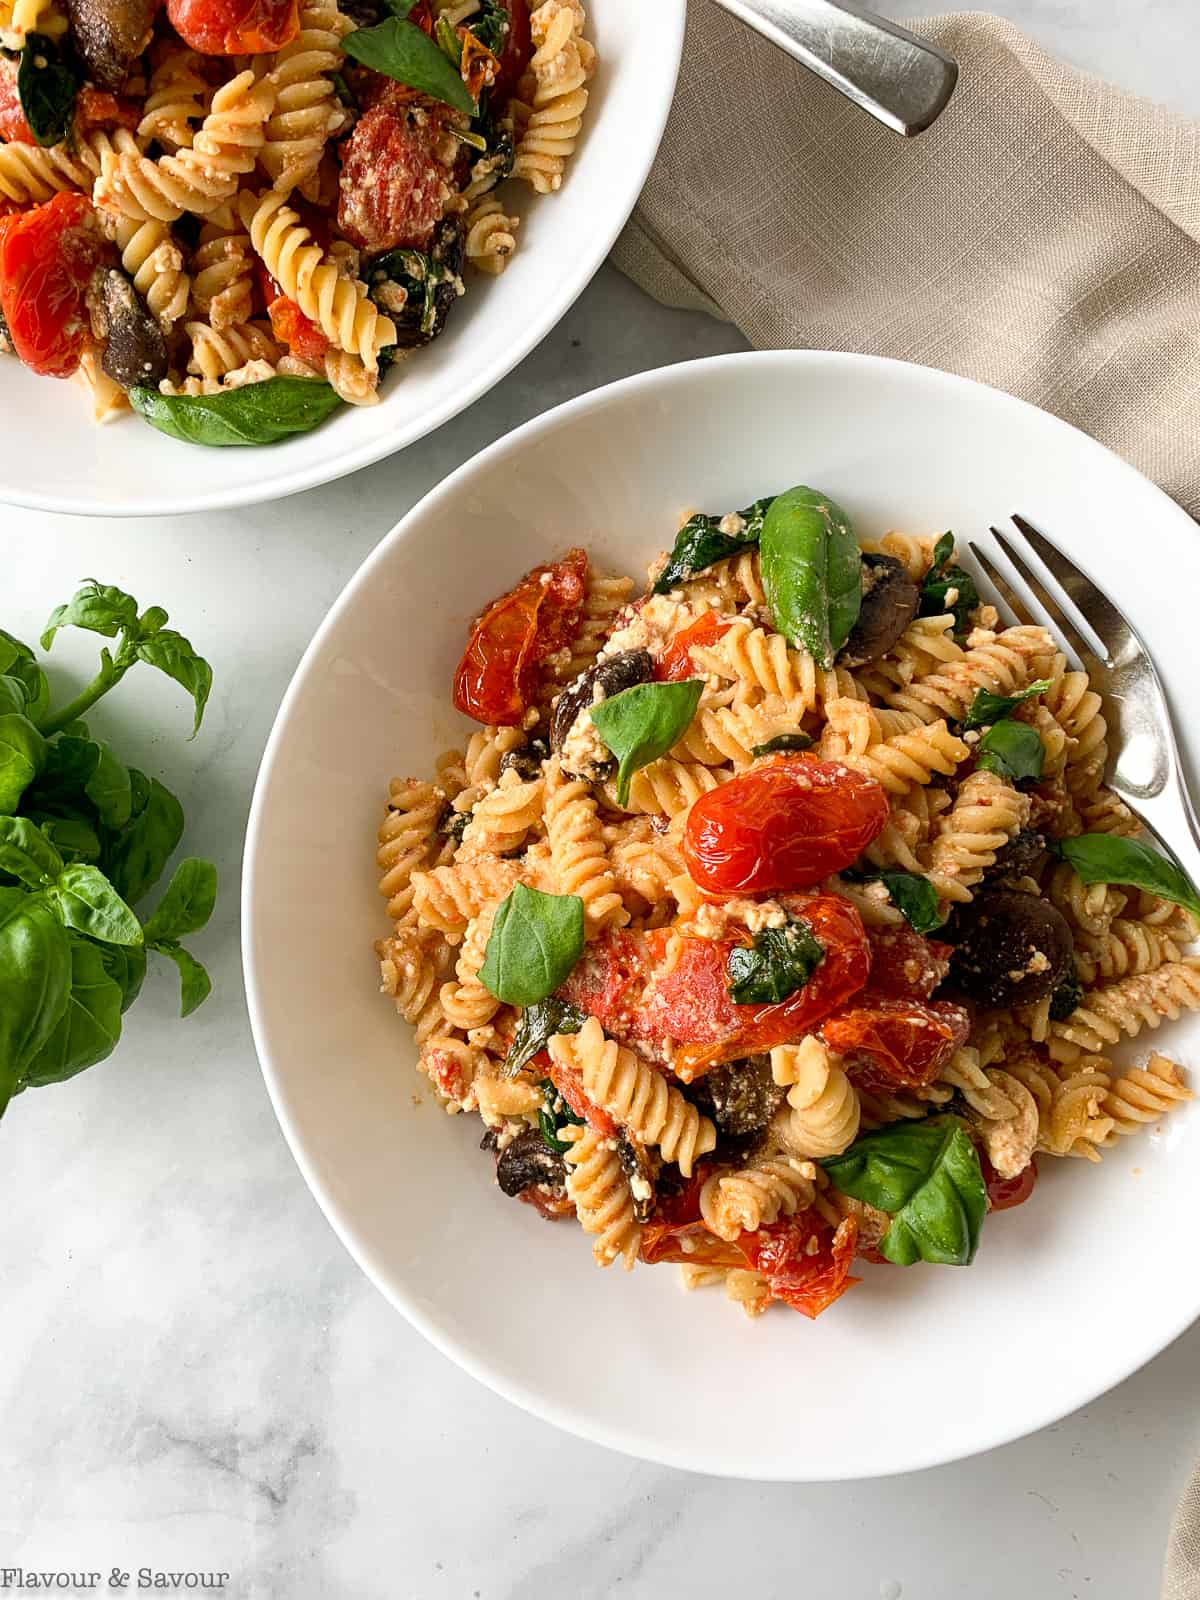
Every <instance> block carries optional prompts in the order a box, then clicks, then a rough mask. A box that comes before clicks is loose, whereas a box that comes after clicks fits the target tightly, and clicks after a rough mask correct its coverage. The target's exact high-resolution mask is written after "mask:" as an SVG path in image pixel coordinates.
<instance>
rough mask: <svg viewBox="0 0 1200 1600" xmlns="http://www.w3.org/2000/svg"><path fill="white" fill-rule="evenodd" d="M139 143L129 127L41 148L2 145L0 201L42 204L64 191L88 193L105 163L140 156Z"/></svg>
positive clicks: (95, 133)
mask: <svg viewBox="0 0 1200 1600" xmlns="http://www.w3.org/2000/svg"><path fill="white" fill-rule="evenodd" d="M138 154H139V149H138V144H137V141H136V140H135V139H134V137H133V135H132V134H131V133H130V132H129V130H128V128H117V129H116V130H115V131H114V132H113V133H112V134H109V133H108V132H106V131H105V130H104V129H102V128H96V129H93V130H92V131H91V132H90V133H87V134H84V135H82V136H81V137H80V138H78V139H77V140H76V141H75V142H74V144H73V145H72V146H71V147H70V148H68V146H67V145H65V144H56V145H51V146H50V147H49V148H48V149H42V148H41V147H40V146H38V145H33V144H0V199H4V200H11V201H12V202H13V203H14V204H16V205H19V206H22V205H41V204H42V202H43V201H46V200H49V199H50V198H51V197H52V196H53V195H55V194H58V193H60V192H61V191H62V190H64V189H75V190H78V191H79V192H80V193H81V194H87V193H88V192H89V191H90V190H91V188H92V184H93V181H94V179H95V177H96V175H97V173H99V172H100V170H101V167H102V164H103V162H104V161H105V160H114V159H116V158H117V157H125V156H134V157H135V156H137V155H138Z"/></svg>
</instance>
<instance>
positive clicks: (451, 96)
mask: <svg viewBox="0 0 1200 1600" xmlns="http://www.w3.org/2000/svg"><path fill="white" fill-rule="evenodd" d="M342 49H343V50H344V51H345V53H346V54H347V55H348V56H353V58H354V60H355V61H361V62H362V64H363V66H364V67H371V68H373V69H374V70H375V71H376V72H382V73H383V75H384V77H385V78H395V80H396V82H397V83H405V84H407V85H408V87H409V88H410V89H420V90H421V91H422V93H423V94H427V95H431V96H432V97H433V99H435V100H440V101H442V103H443V104H444V105H448V106H453V107H454V109H455V110H456V111H463V112H465V113H466V114H467V116H469V117H473V116H474V115H475V112H476V109H477V108H476V105H475V102H474V100H472V98H471V96H470V95H469V94H468V93H467V87H466V85H465V84H464V83H463V81H462V74H461V73H460V72H459V70H458V68H457V67H456V66H454V65H453V64H452V63H451V62H449V61H447V59H446V57H445V55H444V54H443V52H442V51H441V50H440V49H439V48H438V46H437V45H436V44H435V43H434V42H433V40H432V39H431V38H430V37H429V35H428V34H427V33H425V32H423V31H422V30H421V29H420V28H418V27H417V26H416V24H415V23H413V22H407V21H402V20H401V19H400V18H399V17H388V18H387V19H386V20H385V21H383V22H381V23H379V25H378V26H377V27H374V28H358V29H356V30H355V32H353V33H348V34H347V35H346V37H345V38H344V39H343V40H342ZM238 392H239V393H242V392H244V391H241V390H239V391H238Z"/></svg>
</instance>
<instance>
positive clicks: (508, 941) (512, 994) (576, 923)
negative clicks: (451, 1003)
mask: <svg viewBox="0 0 1200 1600" xmlns="http://www.w3.org/2000/svg"><path fill="white" fill-rule="evenodd" d="M582 954H583V901H582V900H581V899H580V898H579V896H578V895H577V894H543V893H542V891H541V890H540V889H530V888H529V887H528V886H527V885H526V884H523V883H519V884H517V886H516V888H515V889H513V890H512V892H511V893H510V894H508V895H506V896H505V898H504V899H503V900H502V901H501V902H500V908H499V910H498V911H497V912H496V920H495V922H494V923H493V924H492V932H491V937H490V938H489V939H488V942H487V950H486V951H485V953H484V958H483V965H482V966H481V967H480V969H479V981H480V983H482V984H483V985H484V987H485V988H486V989H487V990H488V991H489V992H490V993H491V994H494V995H495V996H496V999H497V1000H503V1001H504V1003H505V1004H506V1005H510V1006H532V1005H535V1004H536V1003H537V1002H538V1001H539V1000H544V999H545V998H546V996H547V995H550V994H553V993H554V991H555V989H557V988H558V986H559V984H560V983H562V982H563V981H564V980H565V979H566V978H567V976H568V975H569V974H570V971H571V968H572V967H573V966H574V965H575V963H576V962H577V961H578V960H579V957H580V956H581V955H582Z"/></svg>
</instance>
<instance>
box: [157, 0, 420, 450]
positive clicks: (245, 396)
mask: <svg viewBox="0 0 1200 1600" xmlns="http://www.w3.org/2000/svg"><path fill="white" fill-rule="evenodd" d="M405 26H411V24H405ZM368 31H370V30H368ZM415 31H418V32H419V30H415ZM361 36H362V35H361V32H360V33H354V34H350V35H349V36H348V37H347V43H349V40H350V39H358V38H361ZM421 37H422V38H424V34H422V35H421ZM430 48H431V49H433V50H436V49H437V46H436V45H433V44H431V45H430ZM129 403H130V405H131V406H132V407H133V409H134V410H135V411H136V412H138V413H139V415H140V416H142V417H144V418H145V420H146V421H147V422H148V423H149V424H150V426H151V427H152V428H157V429H158V431H159V432H160V433H169V434H170V435H171V437H172V438H173V439H182V440H183V442H184V444H203V445H213V446H219V445H241V444H278V443H279V441H280V440H281V439H290V438H291V437H292V436H293V435H294V434H297V433H307V432H308V431H309V429H310V428H315V427H316V426H317V424H318V423H320V422H324V421H325V418H326V417H327V416H329V414H330V413H331V412H333V411H336V410H337V408H338V406H340V405H341V403H342V402H341V398H340V396H339V395H338V393H337V391H336V390H335V389H332V388H330V386H329V384H327V383H326V382H325V381H324V379H323V378H268V379H267V380H266V381H265V382H264V383H247V384H245V385H244V386H243V387H242V388H241V389H227V390H225V391H224V393H222V394H197V395H183V394H159V392H158V390H157V389H142V388H134V389H130V391H129Z"/></svg>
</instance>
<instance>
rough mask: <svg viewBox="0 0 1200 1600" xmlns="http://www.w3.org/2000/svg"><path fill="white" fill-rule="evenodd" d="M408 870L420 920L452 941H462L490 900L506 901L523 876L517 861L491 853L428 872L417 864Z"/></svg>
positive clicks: (414, 904) (443, 865)
mask: <svg viewBox="0 0 1200 1600" xmlns="http://www.w3.org/2000/svg"><path fill="white" fill-rule="evenodd" d="M409 872H410V878H411V883H412V908H413V913H414V915H415V917H416V919H417V921H418V922H420V923H421V924H422V925H423V926H425V927H427V928H436V929H437V930H438V931H439V932H440V933H443V934H445V936H446V938H447V940H448V941H449V943H450V944H459V943H460V942H461V940H462V937H463V934H464V933H466V931H467V924H468V923H469V922H470V920H471V918H472V917H477V916H478V915H479V913H480V911H481V910H482V908H483V907H484V905H486V903H487V902H488V901H489V900H503V898H504V896H505V895H506V894H507V893H508V892H509V890H510V889H511V888H512V887H513V885H514V884H516V883H518V882H519V881H520V880H521V876H522V874H521V871H520V869H519V867H518V866H517V864H516V862H514V861H498V860H496V859H495V857H492V856H477V857H473V858H472V857H468V858H465V859H462V860H459V861H455V862H454V863H453V864H449V863H446V864H442V865H439V866H435V867H432V868H430V869H429V870H427V871H422V870H418V869H417V868H416V866H415V865H414V866H413V867H410V868H409Z"/></svg>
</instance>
